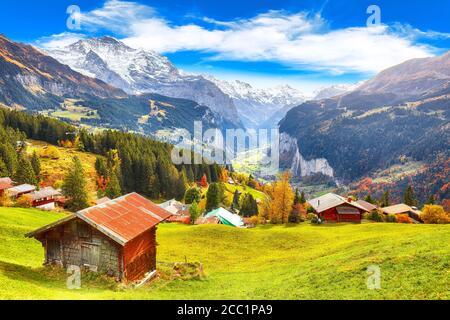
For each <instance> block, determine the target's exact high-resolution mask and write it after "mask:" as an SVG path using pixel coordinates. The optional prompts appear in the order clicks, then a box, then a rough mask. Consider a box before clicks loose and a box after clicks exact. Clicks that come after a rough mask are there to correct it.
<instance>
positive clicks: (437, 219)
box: [420, 205, 450, 224]
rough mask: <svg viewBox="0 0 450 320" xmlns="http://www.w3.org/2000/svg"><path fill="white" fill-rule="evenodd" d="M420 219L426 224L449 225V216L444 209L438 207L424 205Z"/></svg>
mask: <svg viewBox="0 0 450 320" xmlns="http://www.w3.org/2000/svg"><path fill="white" fill-rule="evenodd" d="M420 218H421V219H422V220H423V222H425V223H427V224H448V223H450V214H448V213H446V212H445V211H444V208H443V207H442V206H438V205H426V206H425V207H424V208H423V212H422V214H421V215H420Z"/></svg>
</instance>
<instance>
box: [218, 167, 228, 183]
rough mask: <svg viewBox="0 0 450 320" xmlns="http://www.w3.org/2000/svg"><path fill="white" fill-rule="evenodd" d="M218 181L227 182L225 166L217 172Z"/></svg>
mask: <svg viewBox="0 0 450 320" xmlns="http://www.w3.org/2000/svg"><path fill="white" fill-rule="evenodd" d="M219 181H220V182H223V183H227V182H228V170H227V169H225V168H222V169H221V170H220V172H219Z"/></svg>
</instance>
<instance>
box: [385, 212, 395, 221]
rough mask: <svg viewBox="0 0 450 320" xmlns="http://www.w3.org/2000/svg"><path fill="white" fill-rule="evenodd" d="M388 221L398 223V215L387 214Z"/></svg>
mask: <svg viewBox="0 0 450 320" xmlns="http://www.w3.org/2000/svg"><path fill="white" fill-rule="evenodd" d="M386 222H390V223H396V222H397V216H396V215H395V214H392V213H391V214H388V215H387V216H386Z"/></svg>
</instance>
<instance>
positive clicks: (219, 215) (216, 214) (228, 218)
mask: <svg viewBox="0 0 450 320" xmlns="http://www.w3.org/2000/svg"><path fill="white" fill-rule="evenodd" d="M196 224H224V225H227V226H232V227H238V228H241V227H244V220H243V219H242V218H241V216H239V215H237V214H235V213H232V212H230V211H228V210H226V209H224V208H217V209H214V210H212V211H210V212H208V213H207V214H205V216H204V217H201V218H199V219H197V221H196Z"/></svg>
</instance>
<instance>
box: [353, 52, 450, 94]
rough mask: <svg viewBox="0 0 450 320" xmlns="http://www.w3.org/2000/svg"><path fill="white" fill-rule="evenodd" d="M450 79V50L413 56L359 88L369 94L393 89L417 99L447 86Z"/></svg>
mask: <svg viewBox="0 0 450 320" xmlns="http://www.w3.org/2000/svg"><path fill="white" fill-rule="evenodd" d="M449 81H450V52H448V53H446V54H445V55H443V56H439V57H433V58H423V59H413V60H409V61H406V62H404V63H402V64H400V65H397V66H394V67H392V68H389V69H386V70H384V71H382V72H381V73H380V74H378V75H377V76H376V77H375V78H373V79H372V80H370V81H367V82H366V83H364V84H363V85H362V86H361V87H359V88H358V90H359V91H361V92H364V93H366V94H376V93H384V94H386V93H391V94H395V95H396V96H397V97H398V99H417V98H420V97H421V96H422V95H424V94H432V93H433V92H437V91H439V90H441V89H443V88H445V87H446V86H447V85H448V83H449Z"/></svg>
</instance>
